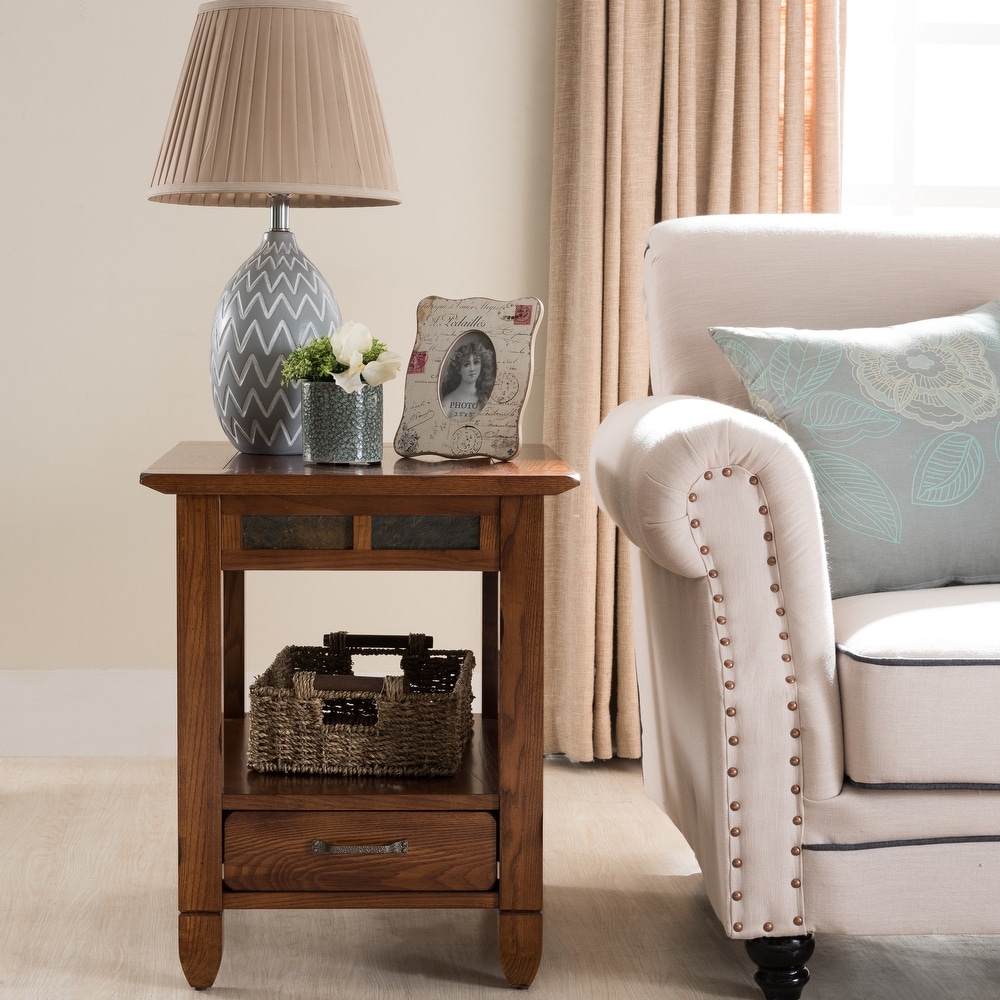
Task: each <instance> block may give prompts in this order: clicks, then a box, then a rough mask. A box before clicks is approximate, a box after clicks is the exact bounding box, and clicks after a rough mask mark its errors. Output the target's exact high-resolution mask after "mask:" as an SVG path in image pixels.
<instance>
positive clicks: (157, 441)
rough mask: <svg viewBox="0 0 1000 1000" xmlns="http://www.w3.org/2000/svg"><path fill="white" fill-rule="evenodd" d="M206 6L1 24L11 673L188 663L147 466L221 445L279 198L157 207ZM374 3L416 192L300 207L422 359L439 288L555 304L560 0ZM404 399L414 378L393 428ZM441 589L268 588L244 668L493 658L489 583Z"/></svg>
mask: <svg viewBox="0 0 1000 1000" xmlns="http://www.w3.org/2000/svg"><path fill="white" fill-rule="evenodd" d="M196 6H197V4H196V0H170V2H168V3H156V4H154V3H137V2H135V0H50V2H46V3H36V4H27V3H25V4H15V5H11V6H10V8H9V9H8V10H7V11H6V12H5V14H4V18H3V20H2V23H0V50H2V52H3V53H4V55H3V59H2V60H0V100H2V106H0V116H2V120H0V179H2V182H3V198H4V205H3V213H2V215H3V250H2V251H0V252H2V255H3V258H2V267H0V280H2V293H3V298H2V301H3V304H4V316H3V319H2V321H0V322H2V338H3V339H2V343H3V351H4V358H5V361H4V365H3V373H4V390H3V395H2V400H3V402H2V409H0V415H2V418H3V424H2V426H3V455H2V467H3V489H2V491H0V546H2V549H0V566H2V570H0V588H2V589H0V616H2V619H0V670H14V669H17V670H20V669H31V670H40V669H43V668H51V667H69V668H112V667H113V668H161V669H162V668H169V667H171V666H172V662H173V651H174V623H173V612H174V596H173V582H174V575H173V574H174V569H173V501H172V499H171V498H167V497H161V496H159V495H158V494H155V493H152V492H150V491H148V490H144V489H142V488H140V487H139V486H138V475H139V472H140V471H141V470H142V469H143V468H145V467H146V466H147V465H148V464H150V463H151V462H152V461H153V460H154V459H155V458H157V457H158V456H159V455H160V454H161V453H163V452H164V451H166V450H167V449H168V448H170V447H171V446H172V445H173V444H174V443H175V442H176V441H178V440H182V439H221V437H222V434H221V431H220V429H219V427H218V424H217V421H216V418H215V413H214V411H213V409H212V405H211V399H210V393H209V387H208V353H207V352H208V333H209V329H210V326H211V319H212V312H213V309H214V305H215V301H216V299H217V298H218V295H219V293H220V292H221V290H222V287H223V285H224V284H225V282H226V281H227V280H228V278H229V276H230V274H231V273H232V272H233V271H234V270H235V269H236V267H237V266H238V265H239V264H240V263H241V262H242V260H243V259H244V258H245V257H246V256H248V255H249V254H250V252H251V251H252V250H253V249H254V248H255V247H256V245H257V243H258V242H259V239H260V235H261V233H262V232H263V231H264V230H265V229H266V228H267V217H266V213H265V212H263V211H261V210H256V211H255V210H250V209H241V210H238V211H237V210H223V209H212V208H192V207H177V206H166V205H154V204H151V203H149V202H147V201H146V200H145V196H146V188H147V185H148V183H149V177H150V175H151V173H152V169H153V165H154V161H155V158H156V152H157V149H158V147H159V142H160V136H161V132H162V129H163V126H164V123H165V120H166V115H167V111H168V108H169V105H170V101H171V98H172V96H173V90H174V86H175V84H176V79H177V73H178V71H179V69H180V65H181V60H182V57H183V55H184V51H185V48H186V45H187V41H188V36H189V34H190V31H191V27H192V25H193V23H194V15H195V10H196ZM354 6H355V8H356V10H357V11H358V14H359V16H360V18H361V23H362V29H363V31H364V34H365V38H366V40H367V43H368V48H369V53H370V56H371V59H372V63H373V66H374V71H375V75H376V78H377V80H378V83H379V88H380V92H381V96H382V102H383V105H384V107H385V113H386V118H387V121H388V126H389V132H390V136H391V139H392V144H393V149H394V153H395V158H396V165H397V170H398V174H399V182H400V187H401V191H402V196H403V205H402V206H400V207H398V208H381V209H352V210H346V211H337V210H326V211H311V212H310V211H300V212H298V213H295V212H293V214H292V228H293V229H294V230H295V232H296V234H297V236H298V239H299V243H300V245H301V247H302V248H303V250H304V251H305V252H306V253H307V254H308V255H309V256H310V257H311V258H312V259H313V260H314V261H315V263H316V264H317V265H318V266H319V267H320V269H321V270H322V271H323V272H324V274H325V276H326V277H327V279H328V280H329V281H330V283H331V285H332V286H333V288H334V290H335V292H336V294H337V296H338V298H339V300H340V303H341V307H342V311H343V313H344V316H345V318H353V319H358V320H361V321H362V322H365V323H366V324H367V325H369V326H370V327H371V328H372V330H373V331H374V332H375V333H376V334H377V335H378V336H380V337H382V338H383V339H385V340H386V341H388V342H389V343H390V345H391V346H392V347H394V348H395V349H397V350H398V351H399V352H400V353H401V354H403V355H404V356H405V355H406V354H408V353H409V350H410V347H411V345H412V341H413V334H414V310H415V307H416V303H417V302H418V300H419V299H420V298H421V297H423V296H424V295H428V294H439V295H445V296H454V297H458V296H464V295H487V296H490V297H494V298H507V297H514V296H519V295H538V296H539V297H540V298H542V300H543V301H544V300H545V299H546V294H547V273H548V197H549V177H550V169H551V114H552V85H553V65H554V54H553V50H554V21H555V14H554V6H555V5H554V0H502V2H490V3H481V2H470V0H421V2H419V3H416V2H413V0H356V2H355V4H354ZM543 337H544V327H543ZM539 346H540V347H541V348H544V339H543V340H542V343H541V344H540V345H539ZM536 361H537V362H539V364H538V367H537V368H536V381H535V386H534V390H533V393H532V396H531V398H530V399H529V408H528V414H527V420H526V433H525V438H526V439H529V440H537V439H539V438H540V431H541V377H540V376H541V373H542V370H543V367H544V366H543V364H542V363H541V362H542V361H543V356H542V352H541V351H539V352H536ZM401 409H402V382H401V380H397V382H395V383H392V384H390V385H389V386H387V395H386V428H387V435H390V436H391V433H392V432H393V431H394V430H395V427H396V424H397V422H398V420H399V415H400V412H401ZM338 582H340V584H341V585H340V586H338ZM344 582H347V583H348V584H349V586H343V583H344ZM425 582H426V578H419V577H415V576H413V575H405V574H400V575H396V576H393V577H382V576H372V575H368V574H360V575H358V576H356V577H343V576H341V577H338V576H336V575H329V574H290V575H283V574H272V575H270V576H266V577H264V576H260V577H254V578H252V580H251V584H250V606H251V616H252V618H253V624H252V628H251V632H250V641H251V650H250V655H251V662H250V663H249V664H248V672H250V673H255V672H259V670H260V669H262V668H263V667H264V666H266V662H265V661H266V658H267V657H269V656H270V655H271V654H272V653H273V652H274V651H275V650H276V649H277V648H278V647H280V646H281V645H283V644H284V643H286V642H313V641H317V640H318V639H319V635H320V634H321V632H322V631H323V630H326V629H329V628H341V627H346V628H352V629H359V630H370V629H376V628H380V627H383V626H384V627H388V628H390V629H392V630H407V629H414V630H422V631H428V632H434V633H435V637H436V638H437V639H438V641H439V642H442V643H444V644H447V645H451V644H454V645H462V646H466V645H471V646H472V647H473V648H476V647H477V646H478V640H477V635H476V629H475V622H476V619H477V617H478V613H479V600H478V595H479V589H478V578H476V577H474V576H469V575H454V576H449V577H447V578H446V579H445V580H444V581H438V580H437V579H436V578H435V580H434V581H433V582H444V583H445V586H444V587H435V588H430V587H428V586H426V585H425ZM275 604H276V610H272V606H273V605H275Z"/></svg>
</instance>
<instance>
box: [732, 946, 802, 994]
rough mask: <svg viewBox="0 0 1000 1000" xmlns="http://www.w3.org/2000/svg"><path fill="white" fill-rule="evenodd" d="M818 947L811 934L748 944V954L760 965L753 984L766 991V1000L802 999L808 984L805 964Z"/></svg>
mask: <svg viewBox="0 0 1000 1000" xmlns="http://www.w3.org/2000/svg"><path fill="white" fill-rule="evenodd" d="M815 947H816V942H815V941H814V940H813V936H812V934H805V935H803V936H802V937H764V938H754V939H753V940H752V941H747V943H746V949H747V954H748V955H749V956H750V958H751V959H752V960H753V961H754V962H755V963H756V964H757V971H756V972H755V973H754V977H753V978H754V982H756V984H757V985H758V986H759V987H760V988H761V990H762V991H763V993H764V1000H799V998H800V997H801V996H802V989H803V987H804V986H805V985H806V983H808V982H809V970H808V969H807V968H806V962H808V961H809V959H810V958H811V957H812V953H813V949H814V948H815Z"/></svg>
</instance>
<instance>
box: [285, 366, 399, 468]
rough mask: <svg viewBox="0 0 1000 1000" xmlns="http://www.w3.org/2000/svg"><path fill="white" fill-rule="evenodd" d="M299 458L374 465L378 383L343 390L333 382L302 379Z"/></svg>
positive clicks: (378, 451)
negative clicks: (353, 390)
mask: <svg viewBox="0 0 1000 1000" xmlns="http://www.w3.org/2000/svg"><path fill="white" fill-rule="evenodd" d="M302 460H303V461H304V462H308V463H310V464H312V465H378V464H379V463H380V462H381V461H382V386H380V385H363V386H362V387H361V389H359V390H358V391H357V392H344V390H343V389H341V388H340V386H339V385H337V383H336V382H303V383H302Z"/></svg>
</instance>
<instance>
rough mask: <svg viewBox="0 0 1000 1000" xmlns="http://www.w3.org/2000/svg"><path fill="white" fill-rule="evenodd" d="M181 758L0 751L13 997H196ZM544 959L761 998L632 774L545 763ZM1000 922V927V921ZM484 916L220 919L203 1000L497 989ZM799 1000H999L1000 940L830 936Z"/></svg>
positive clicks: (603, 980)
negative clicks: (181, 868)
mask: <svg viewBox="0 0 1000 1000" xmlns="http://www.w3.org/2000/svg"><path fill="white" fill-rule="evenodd" d="M173 797H174V778H173V762H172V761H171V760H164V759H153V758H150V759H129V758H101V759H95V758H71V759H40V758H0V996H2V997H3V998H5V1000H96V998H101V1000H104V998H106V1000H145V998H150V1000H172V998H191V997H193V996H194V995H195V994H194V993H193V991H191V990H190V989H188V987H187V985H186V984H185V982H184V979H183V976H182V975H181V971H180V966H179V964H178V962H177V958H176V935H175V929H176V909H175V888H174V885H175V881H174V879H175V876H174V867H173V866H174V862H175V858H176V831H175V826H174V804H173V801H174V800H173ZM545 841H546V862H545V863H546V868H545V883H546V886H545V893H546V896H545V955H544V957H543V959H542V967H541V970H540V972H539V974H538V978H537V979H536V980H535V984H534V986H533V987H532V988H531V990H530V991H529V993H528V994H527V996H528V998H529V1000H530V998H531V997H534V998H535V1000H591V998H607V1000H647V998H648V1000H652V998H658V1000H663V998H668V1000H721V998H726V1000H728V998H732V1000H744V998H745V1000H754V998H758V997H759V994H758V993H757V991H756V988H755V987H754V986H753V983H752V979H751V973H752V969H751V966H750V963H749V961H748V959H747V958H746V957H745V955H744V952H743V949H742V946H741V945H739V944H738V943H734V942H731V941H728V940H726V938H725V937H724V936H723V935H722V932H721V930H720V929H719V927H718V924H717V922H716V921H715V919H714V917H713V916H712V915H711V913H710V912H709V909H708V905H707V903H706V901H705V898H704V895H703V893H702V888H701V879H700V876H699V875H698V873H697V869H696V866H695V864H694V859H693V857H692V856H691V854H690V852H689V851H688V849H687V847H686V846H685V845H684V843H683V841H682V840H681V839H680V838H679V836H678V835H677V833H676V831H675V830H674V829H673V828H672V827H671V825H670V824H669V822H668V821H667V820H666V818H665V817H664V816H663V815H662V814H661V813H660V812H659V811H658V810H657V809H656V808H655V807H654V806H652V805H651V804H650V803H649V802H648V801H647V800H646V799H645V798H644V797H643V795H642V790H641V786H640V780H639V771H638V766H637V765H636V764H634V763H629V762H620V761H616V762H611V763H607V764H595V765H590V766H579V765H572V764H569V763H566V762H565V761H561V760H550V761H548V762H547V763H546V815H545ZM998 930H1000V929H998ZM495 935H496V917H495V914H492V913H491V912H488V911H477V910H463V911H459V910H451V911H423V912H418V911H408V910H403V911H292V912H283V911H273V910H272V911H256V912H231V913H228V914H227V915H226V951H225V956H224V958H223V962H222V969H221V970H220V973H219V977H218V979H217V981H216V986H215V987H214V988H213V990H212V991H211V992H210V993H208V994H202V995H204V996H208V997H218V998H240V1000H243V998H246V1000H281V998H296V1000H297V998H317V1000H319V998H323V1000H335V998H350V1000H374V998H378V1000H381V998H394V997H404V996H405V997H413V998H428V1000H430V998H435V1000H438V998H441V997H449V998H450V997H454V998H456V1000H473V998H485V997H490V998H493V1000H496V998H498V997H503V996H504V995H505V990H506V989H507V987H506V984H505V981H504V979H503V976H502V974H501V972H500V966H499V961H498V959H497V955H496V936H495ZM810 968H811V970H812V974H813V982H812V983H811V984H810V985H809V987H808V988H807V990H806V993H805V997H804V1000H943V998H948V1000H998V998H1000V939H989V938H971V939H970V938H966V939H957V940H953V939H948V938H915V939H876V940H869V939H851V938H839V939H837V938H825V939H821V940H820V941H819V944H818V947H817V952H816V956H815V958H814V959H813V961H812V962H811V963H810Z"/></svg>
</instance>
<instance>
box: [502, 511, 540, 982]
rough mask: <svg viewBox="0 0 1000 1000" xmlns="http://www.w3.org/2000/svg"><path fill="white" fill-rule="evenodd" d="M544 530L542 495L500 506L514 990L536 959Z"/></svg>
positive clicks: (509, 971) (507, 884) (506, 860)
mask: <svg viewBox="0 0 1000 1000" xmlns="http://www.w3.org/2000/svg"><path fill="white" fill-rule="evenodd" d="M543 569H544V563H543V527H542V498H541V497H530V496H528V497H504V498H502V500H501V504H500V635H501V638H500V663H499V692H498V704H499V711H498V718H497V737H498V754H499V763H498V771H499V793H500V961H501V965H502V966H503V970H504V974H505V975H506V976H507V979H508V981H509V982H510V984H511V985H512V986H516V987H519V988H524V987H526V986H528V985H530V984H531V982H532V980H533V979H534V977H535V973H536V972H537V970H538V965H539V963H540V961H541V957H542V913H541V910H542V763H543V759H542V753H543V734H542V717H543V716H542V709H543V704H542V699H543V694H544V677H543V660H542V649H543V645H542V640H543V612H544V608H543V576H544V572H543Z"/></svg>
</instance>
